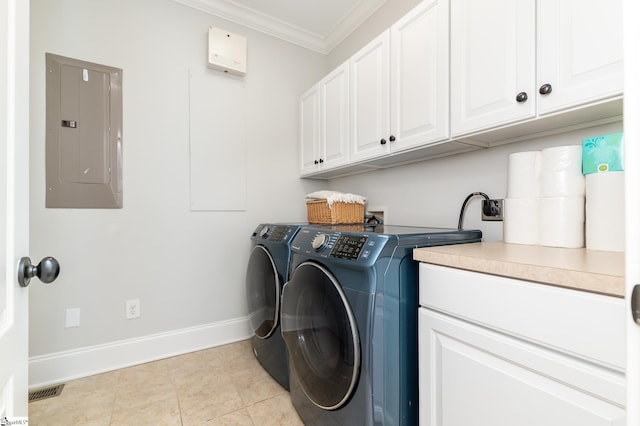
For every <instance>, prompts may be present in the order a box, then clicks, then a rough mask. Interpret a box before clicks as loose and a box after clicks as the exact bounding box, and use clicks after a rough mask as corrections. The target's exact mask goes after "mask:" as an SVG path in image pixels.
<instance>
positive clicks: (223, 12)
mask: <svg viewBox="0 0 640 426" xmlns="http://www.w3.org/2000/svg"><path fill="white" fill-rule="evenodd" d="M173 1H175V2H176V3H180V4H183V5H185V6H189V7H191V8H193V9H196V10H199V11H201V12H205V13H208V14H210V15H214V16H217V17H219V18H223V19H226V20H228V21H231V22H235V23H237V24H240V25H243V26H245V27H248V28H251V29H254V30H256V31H260V32H262V33H265V34H268V35H271V36H273V37H276V38H279V39H281V40H284V41H287V42H289V43H293V44H296V45H298V46H302V47H304V48H307V49H310V50H313V51H315V52H318V53H322V54H325V55H326V54H328V53H329V52H330V51H331V50H332V49H334V48H335V47H336V46H337V45H338V44H340V43H341V42H342V41H343V40H344V39H345V38H347V37H348V36H349V34H351V32H353V30H355V29H356V28H357V27H358V26H359V25H360V24H362V23H363V22H364V21H366V20H367V19H368V18H369V17H370V16H371V15H372V14H373V13H374V12H375V11H376V10H378V8H380V6H382V5H383V4H384V3H385V2H386V1H387V0H375V1H363V2H360V3H359V4H358V5H357V6H356V7H354V8H353V9H352V10H351V11H350V12H349V13H348V14H347V16H346V17H345V18H344V19H343V20H342V21H340V22H339V23H338V24H337V25H336V26H335V27H334V28H333V29H332V30H331V31H330V33H329V34H328V35H326V36H323V35H319V34H315V33H313V32H310V31H307V30H305V29H303V28H300V27H297V26H295V25H291V24H289V23H287V22H284V21H281V20H278V19H276V18H273V17H271V16H268V15H266V14H264V13H262V12H259V11H257V10H255V9H251V8H248V7H245V6H242V5H239V4H237V3H233V2H230V1H225V0H173Z"/></svg>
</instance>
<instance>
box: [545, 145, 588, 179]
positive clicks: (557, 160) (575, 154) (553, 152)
mask: <svg viewBox="0 0 640 426" xmlns="http://www.w3.org/2000/svg"><path fill="white" fill-rule="evenodd" d="M542 169H543V171H562V170H566V171H577V172H580V173H582V145H565V146H555V147H553V148H545V149H543V150H542Z"/></svg>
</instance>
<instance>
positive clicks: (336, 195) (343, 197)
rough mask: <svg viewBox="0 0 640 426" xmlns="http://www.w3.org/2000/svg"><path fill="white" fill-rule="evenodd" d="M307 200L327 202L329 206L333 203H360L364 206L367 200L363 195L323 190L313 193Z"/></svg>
mask: <svg viewBox="0 0 640 426" xmlns="http://www.w3.org/2000/svg"><path fill="white" fill-rule="evenodd" d="M306 199H307V200H308V201H312V200H327V204H328V205H329V206H331V205H332V204H333V203H340V202H342V203H358V204H364V203H365V202H366V201H367V199H366V198H365V197H363V196H362V195H356V194H351V193H348V192H346V193H345V192H338V191H329V190H326V189H325V190H322V191H316V192H312V193H310V194H307V195H306Z"/></svg>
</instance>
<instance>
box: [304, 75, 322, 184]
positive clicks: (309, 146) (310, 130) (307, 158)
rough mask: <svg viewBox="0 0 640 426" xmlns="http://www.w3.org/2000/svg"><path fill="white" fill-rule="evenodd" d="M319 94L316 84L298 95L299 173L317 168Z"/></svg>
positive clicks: (318, 155)
mask: <svg viewBox="0 0 640 426" xmlns="http://www.w3.org/2000/svg"><path fill="white" fill-rule="evenodd" d="M319 104H320V96H319V92H318V85H317V84H316V85H315V86H313V87H312V88H311V89H309V90H307V91H306V92H305V93H303V94H302V96H300V159H301V163H300V173H301V174H303V175H304V174H307V173H310V172H313V171H315V170H316V169H317V167H319V166H318V164H319V163H318V159H319V158H320V153H319V151H320V146H319V144H320V115H319V111H320V105H319Z"/></svg>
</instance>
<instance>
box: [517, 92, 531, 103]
mask: <svg viewBox="0 0 640 426" xmlns="http://www.w3.org/2000/svg"><path fill="white" fill-rule="evenodd" d="M527 99H529V96H528V95H527V92H520V93H518V94H517V95H516V102H525V101H526V100H527Z"/></svg>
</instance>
